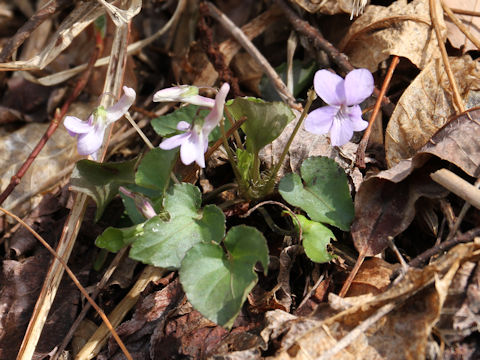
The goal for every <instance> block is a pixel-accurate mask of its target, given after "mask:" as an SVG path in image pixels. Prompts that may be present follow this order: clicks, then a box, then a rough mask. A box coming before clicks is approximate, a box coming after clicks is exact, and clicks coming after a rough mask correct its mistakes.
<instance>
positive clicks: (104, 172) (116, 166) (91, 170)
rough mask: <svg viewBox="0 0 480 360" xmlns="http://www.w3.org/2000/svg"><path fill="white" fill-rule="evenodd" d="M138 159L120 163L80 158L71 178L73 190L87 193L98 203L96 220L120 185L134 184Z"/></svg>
mask: <svg viewBox="0 0 480 360" xmlns="http://www.w3.org/2000/svg"><path fill="white" fill-rule="evenodd" d="M136 163H137V159H133V160H129V161H124V162H119V163H98V162H96V161H91V160H80V161H79V162H77V164H76V165H75V168H74V169H73V172H72V176H71V178H70V184H71V187H72V190H74V191H78V192H81V193H84V194H87V195H89V196H91V197H92V198H93V200H95V202H96V203H97V212H96V214H95V221H98V220H99V219H100V217H101V216H102V214H103V211H104V210H105V207H106V206H107V205H108V203H109V202H110V201H111V200H112V199H113V197H114V196H115V195H116V194H117V193H118V187H119V186H120V185H125V184H133V183H134V181H135V177H134V169H135V165H136Z"/></svg>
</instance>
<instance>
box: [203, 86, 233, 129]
mask: <svg viewBox="0 0 480 360" xmlns="http://www.w3.org/2000/svg"><path fill="white" fill-rule="evenodd" d="M229 91H230V85H229V84H228V83H224V84H223V85H222V87H221V88H220V90H219V91H218V94H217V96H215V105H214V106H213V109H212V111H210V112H209V113H208V115H207V116H206V117H205V121H204V123H203V135H204V136H208V134H210V133H211V132H212V130H213V129H215V127H216V126H217V125H218V123H219V122H220V120H221V119H222V116H223V107H224V106H225V99H226V98H227V94H228V92H229Z"/></svg>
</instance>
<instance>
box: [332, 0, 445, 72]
mask: <svg viewBox="0 0 480 360" xmlns="http://www.w3.org/2000/svg"><path fill="white" fill-rule="evenodd" d="M429 11H430V10H429V6H428V0H414V1H411V2H409V3H408V4H407V0H399V1H395V2H394V3H393V4H392V5H390V6H389V7H384V6H374V5H370V6H367V8H366V9H365V12H364V13H363V15H361V16H360V17H359V18H358V19H357V20H356V21H355V22H354V23H353V24H352V26H350V29H349V30H348V32H347V34H346V35H345V37H344V38H343V40H342V41H341V43H340V44H339V48H340V50H341V51H343V52H344V53H345V54H346V55H348V57H349V59H350V62H351V63H352V65H353V66H355V67H360V68H367V69H369V70H370V71H372V72H374V71H376V70H377V67H378V64H379V63H380V62H382V61H383V60H386V59H388V57H389V56H390V55H397V56H401V57H406V58H407V59H409V60H410V61H411V62H412V63H413V64H415V65H416V66H417V67H419V68H420V69H423V68H424V67H425V66H426V65H427V64H428V63H429V62H430V61H431V60H432V59H433V58H436V57H440V51H439V49H438V43H437V38H436V36H435V32H434V30H433V28H432V27H431V25H430V13H429ZM437 17H438V19H439V22H440V26H441V30H442V34H445V32H446V31H445V23H444V21H443V14H442V9H441V7H440V6H437ZM442 40H443V39H442Z"/></svg>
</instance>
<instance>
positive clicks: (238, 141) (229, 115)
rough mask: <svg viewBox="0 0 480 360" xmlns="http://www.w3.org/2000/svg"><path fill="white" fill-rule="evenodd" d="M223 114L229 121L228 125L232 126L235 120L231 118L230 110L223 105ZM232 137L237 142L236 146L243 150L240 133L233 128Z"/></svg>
mask: <svg viewBox="0 0 480 360" xmlns="http://www.w3.org/2000/svg"><path fill="white" fill-rule="evenodd" d="M225 115H227V119H228V121H229V122H230V125H231V126H233V124H235V123H236V121H235V120H234V119H233V116H232V114H231V113H230V111H229V110H228V109H227V107H226V106H225ZM233 137H234V138H235V142H236V143H237V147H238V148H240V149H242V150H244V147H243V143H242V140H241V139H240V135H239V134H238V130H235V131H234V132H233Z"/></svg>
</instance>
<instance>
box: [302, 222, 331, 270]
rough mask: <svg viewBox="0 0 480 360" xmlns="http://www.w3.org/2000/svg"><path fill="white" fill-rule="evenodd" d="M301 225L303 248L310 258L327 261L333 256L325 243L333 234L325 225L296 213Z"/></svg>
mask: <svg viewBox="0 0 480 360" xmlns="http://www.w3.org/2000/svg"><path fill="white" fill-rule="evenodd" d="M297 219H298V220H299V221H300V225H301V226H302V237H303V242H302V244H303V248H304V249H305V254H307V256H308V257H309V258H310V260H312V261H315V262H317V263H325V262H329V261H330V260H332V259H333V256H332V255H331V254H330V253H329V252H328V250H327V245H328V244H330V239H333V240H335V235H333V233H332V231H331V230H330V229H329V228H327V227H326V226H325V225H323V224H321V223H319V222H316V221H311V220H308V219H307V218H306V217H305V216H302V215H297Z"/></svg>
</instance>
